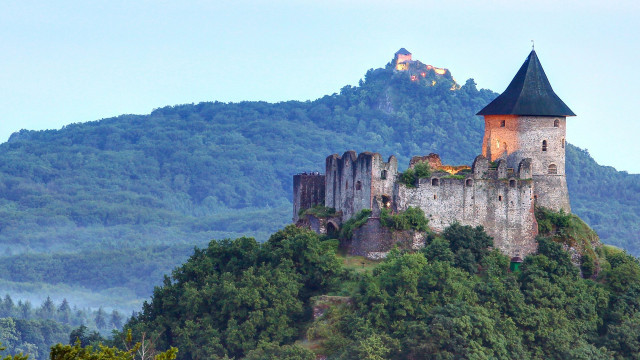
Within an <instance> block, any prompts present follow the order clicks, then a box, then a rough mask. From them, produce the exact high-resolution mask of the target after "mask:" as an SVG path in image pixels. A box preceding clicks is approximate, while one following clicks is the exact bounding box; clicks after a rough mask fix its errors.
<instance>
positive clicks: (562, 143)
mask: <svg viewBox="0 0 640 360" xmlns="http://www.w3.org/2000/svg"><path fill="white" fill-rule="evenodd" d="M562 148H563V149H564V139H562Z"/></svg>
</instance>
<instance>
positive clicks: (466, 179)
mask: <svg viewBox="0 0 640 360" xmlns="http://www.w3.org/2000/svg"><path fill="white" fill-rule="evenodd" d="M401 50H403V49H401ZM405 52H406V50H405ZM452 91H454V90H452ZM478 115H483V116H484V119H485V134H484V138H483V143H482V155H478V156H477V157H476V159H475V160H474V162H473V165H472V166H471V167H469V166H465V165H462V166H450V165H443V164H442V162H441V160H440V157H439V156H438V155H436V154H429V155H427V156H416V157H414V158H413V159H412V160H411V162H410V167H413V166H415V164H417V163H419V162H427V163H428V164H429V165H430V168H431V170H432V174H431V176H430V177H428V178H423V179H419V180H418V181H416V183H415V184H412V185H410V186H407V185H405V184H403V183H401V182H400V181H398V175H399V174H398V162H397V160H396V158H395V157H394V156H391V157H389V159H388V160H387V161H386V162H385V161H384V160H383V159H382V156H381V155H380V154H378V153H371V152H364V153H361V154H356V152H355V151H347V152H346V153H344V154H343V155H342V156H339V155H337V154H334V155H331V156H329V157H327V160H326V164H325V165H326V166H325V171H326V172H325V175H320V174H312V175H309V174H299V175H296V176H294V189H293V190H294V194H293V201H294V217H293V220H294V222H297V223H298V225H300V226H306V227H310V228H313V229H314V230H315V231H318V232H321V233H328V232H332V231H333V232H335V231H337V229H338V227H339V226H341V224H342V223H343V222H344V221H347V220H349V219H350V218H351V217H352V216H354V215H355V214H357V213H358V212H359V211H360V210H363V209H371V211H372V214H371V217H370V218H369V219H368V220H367V222H366V223H365V225H363V226H362V227H361V228H360V229H357V230H356V231H354V237H353V238H352V239H351V240H350V242H349V243H348V244H343V246H346V247H348V248H349V250H350V252H351V253H352V254H357V255H364V256H368V257H371V258H379V257H381V256H384V254H386V252H387V251H389V250H390V249H391V248H392V247H393V246H394V245H395V244H396V243H399V242H402V243H406V244H409V246H410V247H412V248H416V247H419V246H420V244H419V242H420V241H424V240H423V238H421V237H420V236H418V235H416V234H414V233H408V234H394V232H391V231H389V230H388V229H385V228H383V227H382V225H381V224H380V221H379V216H380V211H381V209H383V208H387V209H389V210H390V211H392V212H396V213H397V212H402V211H405V210H407V209H408V208H409V207H418V208H420V209H422V210H423V211H424V213H425V215H426V216H427V217H428V218H429V226H430V227H431V228H432V229H433V230H435V231H436V232H439V231H442V230H444V229H445V228H446V227H447V226H449V225H451V224H453V223H455V222H458V223H460V224H462V225H470V226H478V225H480V226H483V227H484V228H485V231H486V232H487V233H488V234H489V235H490V236H492V237H493V241H494V247H496V248H498V249H500V250H501V251H502V252H503V253H505V254H507V255H509V256H510V257H521V258H522V257H524V256H526V255H528V254H531V253H534V252H535V251H536V249H537V242H536V240H535V238H536V236H537V234H538V224H537V222H536V219H535V214H534V207H535V206H542V207H546V208H550V209H552V210H556V211H558V210H564V211H566V212H570V211H571V207H570V204H569V192H568V189H567V181H566V175H565V145H566V141H565V139H566V125H567V122H566V118H567V117H568V116H575V114H574V113H573V112H572V111H571V109H569V107H568V106H567V105H566V104H564V102H562V100H561V99H560V98H559V97H558V96H557V95H556V94H555V92H553V89H552V88H551V85H550V83H549V80H548V79H547V77H546V75H545V73H544V70H543V69H542V65H541V64H540V61H539V59H538V57H537V55H536V53H535V51H531V53H530V54H529V56H528V57H527V59H526V61H525V62H524V64H523V65H522V67H521V68H520V70H518V72H517V74H516V76H515V77H514V78H513V80H512V81H511V83H510V84H509V86H508V87H507V89H506V90H505V91H504V92H503V93H502V94H501V95H500V96H498V97H497V98H496V99H495V100H493V101H492V102H491V103H489V105H487V106H485V107H484V108H483V109H482V110H480V111H479V112H478ZM317 204H324V205H325V206H327V207H330V208H335V210H336V214H335V216H334V217H332V218H331V219H313V217H312V216H311V217H310V215H309V214H306V215H305V218H303V219H299V218H298V214H299V212H300V210H301V209H307V208H309V207H312V206H314V205H317Z"/></svg>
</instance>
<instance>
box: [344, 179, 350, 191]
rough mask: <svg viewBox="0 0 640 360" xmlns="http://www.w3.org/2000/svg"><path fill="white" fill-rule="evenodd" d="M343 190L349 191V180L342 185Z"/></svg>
mask: <svg viewBox="0 0 640 360" xmlns="http://www.w3.org/2000/svg"><path fill="white" fill-rule="evenodd" d="M344 189H345V190H348V189H349V180H347V181H346V182H345V183H344Z"/></svg>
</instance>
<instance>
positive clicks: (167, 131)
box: [0, 63, 640, 308]
mask: <svg viewBox="0 0 640 360" xmlns="http://www.w3.org/2000/svg"><path fill="white" fill-rule="evenodd" d="M434 71H435V70H434ZM427 77H428V76H426V75H425V79H426V78H427ZM430 79H431V78H430ZM434 81H435V82H434ZM496 95H497V94H496V93H494V92H492V91H490V90H486V89H481V90H478V89H477V88H476V85H475V83H474V82H473V80H472V79H469V80H467V81H466V82H465V84H464V85H462V86H460V85H458V84H456V83H455V81H454V80H453V78H452V77H450V76H438V77H434V78H433V79H431V80H430V81H412V80H411V77H410V75H409V74H408V73H406V72H394V71H393V64H392V63H389V64H387V66H386V67H384V68H379V69H371V70H369V71H367V73H366V75H365V77H364V79H363V80H362V81H360V83H359V84H358V86H345V87H343V88H342V89H341V90H340V92H339V93H335V94H332V95H327V96H325V97H322V98H320V99H317V100H315V101H308V102H296V101H290V102H282V103H277V104H269V103H264V102H241V103H228V104H227V103H220V102H206V103H199V104H186V105H179V106H171V107H164V108H159V109H156V110H154V111H153V112H152V113H151V114H149V115H122V116H119V117H115V118H110V119H102V120H99V121H94V122H88V123H81V124H72V125H69V126H66V127H64V128H63V129H60V130H48V131H27V130H22V131H20V132H18V133H16V134H14V135H12V137H11V138H10V139H9V141H8V142H7V143H4V144H2V145H0V213H1V216H0V244H1V245H0V251H2V253H3V254H4V255H5V256H4V257H3V259H2V266H0V278H2V279H3V282H2V288H3V290H10V291H12V293H18V294H34V293H37V292H39V294H38V295H42V296H43V297H44V292H50V293H51V292H52V293H55V292H58V293H62V291H64V293H65V294H74V295H75V296H76V297H78V298H81V297H83V296H87V295H89V294H91V296H93V297H94V298H93V300H92V301H93V303H94V304H95V303H101V304H106V303H110V304H119V303H120V301H122V300H123V299H127V300H129V301H131V302H130V306H131V308H135V307H136V304H138V303H139V301H140V300H139V299H142V298H145V297H147V296H148V295H149V294H150V293H151V290H152V288H153V286H154V285H156V284H158V283H159V282H160V280H161V278H162V274H164V273H167V272H169V271H170V270H171V269H172V268H173V267H174V266H176V265H178V264H180V263H182V262H183V261H184V260H186V259H187V257H188V256H189V254H190V252H191V251H190V250H191V249H192V248H193V246H194V245H199V246H202V245H205V244H206V243H207V242H208V241H209V240H210V239H212V238H216V239H221V238H231V237H238V236H241V235H249V236H255V237H256V238H258V239H259V240H266V239H267V237H268V235H269V234H271V233H273V232H274V231H276V230H277V229H279V228H282V227H283V226H284V225H285V224H287V223H289V222H290V221H291V217H292V213H291V175H292V174H295V173H299V172H303V171H319V170H321V169H320V166H321V164H323V162H324V158H325V156H326V155H327V154H331V153H342V152H343V151H345V150H348V149H353V150H356V151H365V150H376V151H378V152H380V153H382V154H396V156H397V157H398V160H399V164H400V168H402V169H404V168H406V166H407V165H408V161H409V157H410V156H412V155H415V154H428V153H430V152H437V153H439V154H440V155H441V156H442V158H443V160H444V161H446V162H447V163H450V164H465V163H466V164H468V163H471V161H472V160H473V157H474V156H475V154H477V153H479V144H481V142H482V141H481V140H482V134H483V122H482V120H481V119H480V118H479V117H476V116H475V113H476V112H477V111H478V110H479V109H481V108H482V107H483V106H485V105H486V104H487V103H488V102H489V101H491V100H492V99H493V98H495V96H496ZM570 121H573V119H572V120H570ZM576 123H577V121H576ZM570 126H579V125H573V124H571V125H570ZM567 180H568V185H569V192H570V195H571V201H572V204H571V205H572V210H573V212H574V213H576V214H577V215H579V216H580V217H581V218H582V219H584V220H585V221H586V222H587V223H588V224H589V225H591V226H592V227H593V228H594V229H595V230H596V231H597V232H598V234H599V235H600V237H601V239H602V241H603V242H605V243H609V244H613V245H616V246H619V247H623V248H625V249H627V250H629V251H630V252H631V253H632V254H636V255H637V254H639V253H640V244H639V242H638V238H637V236H638V235H637V234H638V232H639V229H638V226H640V225H638V224H640V176H638V175H629V174H626V173H624V172H617V171H615V169H613V168H610V167H604V166H600V165H598V164H597V163H596V162H595V161H593V159H592V158H591V157H590V156H589V155H588V153H587V152H586V151H585V150H581V149H578V148H576V147H573V146H571V145H568V146H567ZM24 253H29V256H28V257H25V256H24V255H23V254H24ZM158 258H163V259H165V260H164V261H159V260H158ZM112 259H117V262H116V263H117V264H118V265H117V266H114V265H113V260H112ZM106 261H109V264H111V265H108V264H107V263H106ZM49 274H56V276H55V277H53V278H51V277H50V275H49ZM141 274H143V275H141ZM41 288H44V290H36V289H41ZM60 289H64V290H60ZM94 294H97V295H94ZM114 294H116V295H114ZM53 295H55V294H53ZM96 296H97V298H96ZM109 300H112V301H111V302H109ZM73 302H74V303H79V302H78V301H73ZM120 304H121V303H120Z"/></svg>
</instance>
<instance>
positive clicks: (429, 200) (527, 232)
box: [395, 156, 538, 257]
mask: <svg viewBox="0 0 640 360" xmlns="http://www.w3.org/2000/svg"><path fill="white" fill-rule="evenodd" d="M520 168H521V169H522V170H523V171H522V173H524V174H526V173H527V163H526V162H523V164H522V166H520ZM507 175H508V170H507V164H506V162H505V161H501V162H500V163H499V165H498V168H497V169H489V167H488V160H487V159H486V158H484V157H482V156H479V157H478V158H476V161H474V168H473V171H472V173H471V174H468V175H466V176H465V178H464V179H457V178H451V177H449V176H450V175H449V174H448V173H446V172H434V173H433V174H432V177H431V178H427V179H420V181H419V182H418V184H417V187H416V188H409V187H407V186H405V185H404V184H397V185H396V186H397V192H396V193H397V195H396V199H395V204H396V209H397V210H398V211H404V210H406V209H407V208H408V207H409V206H412V207H420V208H421V209H422V210H423V211H424V212H425V215H426V216H427V217H428V218H429V226H430V227H431V228H432V229H434V230H436V231H442V230H444V229H445V228H446V227H447V226H449V225H451V224H452V223H454V222H459V223H461V224H462V225H470V226H477V225H482V226H484V228H485V230H486V231H487V233H488V234H489V235H491V236H492V237H493V238H494V247H496V248H499V249H500V250H502V251H503V252H504V253H505V254H507V255H509V256H511V257H515V256H520V257H524V256H526V255H528V254H530V253H534V252H535V251H536V248H537V245H536V241H535V237H536V235H537V233H538V225H537V222H536V219H535V215H534V203H533V181H532V179H531V178H529V179H526V178H525V179H523V178H520V177H519V176H518V175H519V174H517V173H516V174H513V175H512V176H509V177H508V176H507Z"/></svg>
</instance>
